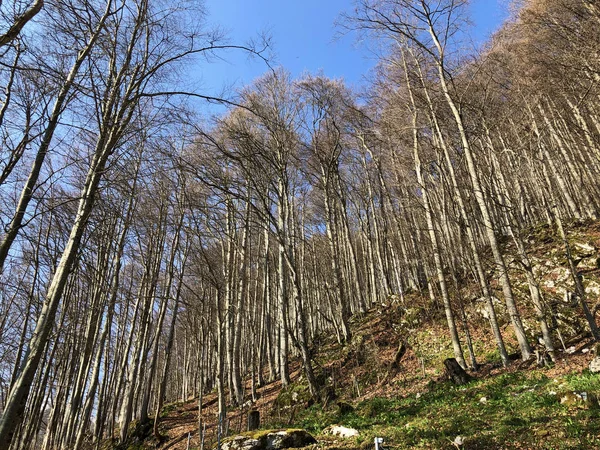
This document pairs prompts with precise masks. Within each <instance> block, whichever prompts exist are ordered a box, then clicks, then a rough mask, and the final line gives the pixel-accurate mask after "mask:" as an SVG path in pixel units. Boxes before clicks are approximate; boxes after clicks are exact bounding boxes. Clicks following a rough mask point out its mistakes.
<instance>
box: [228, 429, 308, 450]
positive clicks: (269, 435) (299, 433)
mask: <svg viewBox="0 0 600 450" xmlns="http://www.w3.org/2000/svg"><path fill="white" fill-rule="evenodd" d="M316 443H317V441H316V439H315V438H314V437H312V436H311V434H310V433H308V432H307V431H305V430H268V431H264V430H263V431H259V432H256V433H247V434H243V435H240V436H233V437H230V438H227V439H225V440H224V442H223V443H222V444H221V449H222V450H279V449H284V448H301V447H306V446H308V445H311V444H316Z"/></svg>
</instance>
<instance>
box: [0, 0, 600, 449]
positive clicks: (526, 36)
mask: <svg viewBox="0 0 600 450" xmlns="http://www.w3.org/2000/svg"><path fill="white" fill-rule="evenodd" d="M466 6H467V1H466V0H435V1H432V0H357V1H356V2H355V3H352V2H349V4H348V11H347V13H346V14H345V15H344V16H343V17H340V18H339V24H338V28H339V29H341V30H342V31H343V32H344V33H353V34H355V35H357V36H361V37H362V38H364V39H370V40H376V41H377V42H379V43H380V45H381V46H382V47H384V48H385V51H383V52H381V54H380V55H379V56H378V58H379V59H378V64H377V67H376V69H375V72H374V73H373V75H372V79H371V82H370V84H369V86H368V89H366V90H365V91H364V92H356V91H355V90H353V89H351V88H350V87H349V86H347V85H346V83H345V82H344V81H343V80H341V79H330V78H328V77H326V76H325V75H323V74H304V75H302V76H300V77H293V76H292V75H291V74H290V73H289V72H288V71H287V70H286V68H285V67H279V66H277V65H276V64H273V63H272V61H271V60H270V57H269V56H268V48H269V43H268V41H265V42H262V41H259V40H257V41H256V42H255V43H254V44H240V43H231V42H230V41H229V40H228V39H227V36H226V35H225V34H223V33H222V32H221V31H220V30H219V29H218V28H215V29H213V28H211V27H209V26H208V25H207V20H206V18H207V14H208V13H209V12H208V11H206V10H205V9H204V8H203V7H202V5H201V4H200V3H199V2H188V1H167V0H107V1H106V0H69V1H64V0H29V1H25V0H4V1H2V2H1V3H0V8H1V13H2V17H1V18H0V205H1V206H0V221H1V229H0V411H1V414H2V415H1V419H0V449H1V450H9V449H10V450H27V449H44V450H52V449H92V448H95V449H100V448H113V447H106V443H107V442H110V443H112V445H114V446H118V445H121V448H127V447H126V445H127V442H128V439H129V437H130V436H129V433H130V431H131V430H132V429H133V428H134V427H137V428H139V427H140V426H142V425H148V424H149V428H150V432H149V433H148V434H154V435H155V436H156V439H157V440H159V441H160V435H161V431H160V429H159V427H160V425H161V417H163V416H162V415H161V411H163V409H164V406H165V405H166V404H170V403H173V402H177V401H187V400H189V399H193V398H195V399H196V405H197V406H196V408H197V416H196V418H195V419H194V420H195V421H196V422H197V424H198V425H197V427H196V428H197V429H199V430H201V429H202V426H203V422H210V423H211V424H212V425H213V426H214V427H216V428H218V429H219V433H220V435H219V436H221V435H222V436H225V434H226V430H225V428H226V426H227V413H228V411H233V410H237V409H240V408H243V407H245V406H244V405H246V404H247V402H252V401H255V400H256V398H257V391H258V390H259V389H260V388H261V387H263V386H266V385H268V384H269V383H275V382H277V383H278V386H279V389H283V390H285V389H286V387H288V386H290V385H291V384H292V383H294V378H293V377H292V374H293V373H296V376H297V377H298V376H299V377H300V378H301V380H302V383H303V384H304V385H305V387H306V398H307V402H308V403H307V404H309V405H312V404H320V405H322V406H323V407H324V408H325V407H326V406H327V404H328V403H329V397H330V396H331V395H332V394H331V389H329V388H328V386H329V385H328V383H327V382H325V381H323V380H325V378H324V375H323V370H324V369H323V362H322V361H321V362H320V361H319V358H318V357H317V354H318V353H319V351H320V349H321V347H322V345H324V342H325V341H327V342H329V343H330V344H332V345H333V344H335V345H338V346H339V347H340V348H353V347H352V346H356V345H357V344H356V342H357V338H356V337H355V336H354V330H355V328H354V327H353V325H352V324H353V321H355V320H357V319H360V318H362V317H365V316H366V315H368V314H370V312H372V311H374V310H378V311H380V313H381V314H384V315H385V314H386V312H385V311H387V309H386V308H388V309H389V308H393V309H394V311H395V312H394V314H395V315H393V317H394V320H390V321H389V322H390V323H389V325H388V328H389V329H393V330H394V332H395V333H396V334H397V336H398V341H397V342H396V343H395V344H394V345H395V347H398V355H396V357H397V359H398V360H400V359H401V358H402V357H403V355H404V353H402V354H400V353H401V352H400V351H401V350H402V351H403V352H405V351H407V350H408V351H409V352H415V351H416V350H415V348H416V347H417V345H416V343H415V342H416V338H415V336H416V335H420V334H419V333H423V332H427V330H428V329H429V328H428V327H429V326H430V324H432V323H435V324H443V330H442V332H441V333H442V336H443V340H442V344H441V348H440V349H437V350H434V349H431V350H430V352H432V354H431V355H429V356H431V358H433V355H434V354H435V355H437V354H439V356H440V357H441V356H443V357H444V358H454V359H455V360H456V362H457V363H458V365H459V366H460V367H461V368H462V369H465V370H467V371H469V373H471V374H473V375H474V376H477V373H478V369H479V368H480V367H482V366H483V365H484V364H485V363H486V361H487V360H488V358H490V357H491V359H492V360H494V361H496V363H497V365H498V367H500V369H499V370H510V368H511V367H513V366H515V365H519V364H523V362H531V363H532V364H533V365H535V366H537V365H541V366H545V365H548V366H551V365H554V364H556V365H559V364H560V361H561V358H563V356H565V355H566V351H565V350H566V348H567V347H569V340H570V339H574V338H575V337H577V336H580V337H581V336H584V337H586V339H588V341H589V342H593V341H597V340H599V339H600V331H599V330H598V325H597V321H596V316H597V311H598V309H600V284H599V283H598V280H597V278H598V277H599V273H598V269H599V266H598V264H599V261H600V260H599V259H598V258H599V257H600V255H599V254H598V246H600V240H599V239H598V236H597V235H595V236H596V241H593V240H592V243H591V244H590V243H584V244H582V243H581V242H579V241H576V240H574V236H575V235H578V233H581V230H596V232H597V233H599V231H598V229H597V227H598V226H599V225H598V224H599V223H598V222H597V221H598V216H599V213H600V177H599V174H600V107H599V105H600V102H599V100H600V47H599V45H600V44H599V43H600V5H598V4H597V3H596V2H595V1H593V0H522V1H520V2H517V3H515V4H514V5H513V12H512V16H511V18H510V19H509V20H508V21H507V22H506V23H505V24H504V25H503V26H502V27H501V28H500V29H499V30H498V31H497V32H496V33H495V34H494V35H493V37H492V38H491V39H490V41H489V42H487V44H486V45H485V46H483V47H482V49H480V50H478V51H471V50H468V49H469V46H468V45H467V41H468V36H467V35H468V15H467V11H466ZM227 49H236V50H237V51H240V52H246V53H248V54H249V55H251V56H252V57H253V58H255V59H257V60H259V61H262V62H263V63H264V67H265V71H264V75H263V76H261V77H260V78H258V79H256V80H255V81H254V82H252V83H251V84H249V85H247V86H244V87H243V88H240V89H239V90H237V91H235V92H227V93H226V95H216V94H206V93H200V92H197V91H195V90H193V89H189V88H188V84H187V82H186V77H187V76H188V75H187V74H188V70H189V67H190V65H191V64H192V63H193V64H197V63H198V61H201V62H202V65H203V67H205V70H207V71H209V70H210V64H211V61H212V60H213V59H216V58H220V57H221V54H222V52H224V51H226V50H227ZM214 103H218V104H221V105H223V107H222V111H223V112H222V113H219V114H217V115H213V116H212V117H211V118H207V116H206V115H204V114H203V112H202V110H201V108H202V105H203V104H214ZM198 105H200V106H198ZM549 243H552V245H554V248H555V249H557V250H556V251H557V252H558V253H556V254H557V255H558V256H556V258H555V261H558V263H557V264H558V265H560V266H561V267H562V268H563V271H562V272H560V273H561V275H560V276H561V277H562V278H561V279H560V280H558V281H557V280H556V279H554V280H550V281H548V280H547V279H545V278H544V270H545V269H547V268H548V266H549V264H550V263H547V261H551V259H550V257H549V256H548V255H544V252H543V251H542V253H541V254H540V253H539V251H534V250H533V249H534V246H536V245H549ZM535 248H537V247H535ZM548 248H549V247H548ZM546 257H547V258H546ZM560 283H563V284H564V285H565V286H566V287H565V288H564V289H558V285H559V284H560ZM382 305H384V307H383V309H382ZM476 312H480V313H481V314H482V315H483V317H484V319H482V320H480V319H476V318H475V315H476ZM390 317H392V316H390ZM396 319H397V320H396ZM436 329H437V328H436ZM415 330H418V333H417V332H416V331H415ZM481 336H484V337H485V338H486V339H487V342H488V343H489V345H490V346H491V348H490V349H488V350H487V351H486V353H485V354H484V353H483V352H482V351H481V348H480V346H479V344H478V342H479V341H478V340H480V339H481ZM362 340H363V337H362V336H361V338H360V341H361V342H362ZM427 355H428V354H427V353H423V352H421V354H420V358H421V359H420V361H421V364H423V372H424V373H425V369H426V368H425V366H424V364H425V361H426V360H427V361H432V359H428V358H429V356H427ZM490 355H491V356H490ZM513 355H517V356H516V359H515V357H513ZM590 355H591V353H590ZM598 356H600V355H598ZM519 361H521V362H519ZM536 363H537V364H536ZM396 364H398V361H396ZM586 367H587V366H585V367H581V368H580V369H585V368H586ZM416 370H417V371H419V372H420V371H421V369H420V368H417V369H416ZM405 371H406V370H405ZM357 386H358V384H357ZM209 395H214V396H215V405H216V414H212V413H211V414H206V413H203V410H202V405H203V397H206V396H209ZM358 395H360V393H359V394H358ZM198 406H199V407H198ZM290 422H291V423H293V420H292V419H290ZM198 427H199V428H198ZM198 433H200V431H198ZM195 439H199V438H198V437H195ZM167 444H168V441H167ZM371 444H372V442H371ZM460 445H462V443H460V442H455V443H453V446H456V447H457V448H458V447H459V446H460ZM188 446H189V441H188ZM207 446H208V444H207ZM131 448H133V447H131ZM135 448H138V447H135ZM140 448H141V447H140ZM163 448H167V447H163ZM197 448H200V444H199V443H198V447H197ZM349 448H352V447H349ZM451 448H453V447H451ZM477 448H479V447H477ZM482 448H483V447H482Z"/></svg>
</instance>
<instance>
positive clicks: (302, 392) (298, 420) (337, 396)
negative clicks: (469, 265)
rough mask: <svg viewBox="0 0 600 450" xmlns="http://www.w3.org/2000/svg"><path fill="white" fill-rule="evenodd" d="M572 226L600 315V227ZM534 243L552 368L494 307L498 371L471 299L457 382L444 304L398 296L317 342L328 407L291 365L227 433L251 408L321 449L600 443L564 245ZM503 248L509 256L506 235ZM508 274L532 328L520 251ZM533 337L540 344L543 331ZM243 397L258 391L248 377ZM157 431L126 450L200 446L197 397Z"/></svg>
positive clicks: (232, 419)
mask: <svg viewBox="0 0 600 450" xmlns="http://www.w3.org/2000/svg"><path fill="white" fill-rule="evenodd" d="M568 232H569V246H570V248H571V250H572V256H573V258H574V259H575V261H576V263H577V266H578V269H579V274H580V276H582V279H583V282H584V286H585V288H586V292H587V294H588V297H587V300H588V302H589V303H590V306H591V307H592V309H593V310H594V311H595V308H594V305H595V304H596V303H597V302H598V301H599V293H600V279H599V277H600V269H599V267H598V258H599V257H600V254H599V252H598V249H599V248H600V223H598V222H588V223H577V224H574V225H573V226H572V227H570V228H569V230H568ZM527 243H528V245H529V248H528V249H527V250H528V253H529V254H530V259H531V261H532V264H534V272H535V273H536V275H537V276H538V277H539V280H540V285H541V286H542V291H543V294H544V298H545V302H546V304H547V306H548V307H549V311H552V314H549V317H550V318H552V319H553V320H552V323H553V327H554V329H553V336H554V337H555V338H556V346H557V348H558V351H557V355H556V361H555V362H554V363H549V362H548V360H549V358H548V355H545V354H544V351H543V349H542V346H541V345H540V346H538V347H537V355H538V356H539V358H537V359H531V360H529V361H520V360H519V355H518V354H517V349H518V345H517V343H516V340H515V339H514V336H512V335H511V332H510V327H509V326H508V323H509V320H508V318H507V317H506V316H505V313H503V312H502V311H503V310H502V307H501V306H502V305H501V304H500V303H499V302H498V305H497V306H498V309H499V311H500V312H501V314H500V317H501V321H502V324H503V333H505V335H506V337H507V345H508V347H509V349H510V351H511V359H513V362H512V364H511V365H510V366H509V367H508V368H503V367H502V365H501V364H500V360H499V357H498V354H497V350H496V347H495V344H494V342H493V339H492V336H491V333H490V332H489V327H488V326H487V320H486V318H485V310H484V309H483V308H482V305H481V303H480V302H479V301H478V300H477V299H476V298H475V297H469V296H468V295H467V294H465V295H464V297H463V298H464V302H465V303H464V306H465V318H466V319H467V320H465V323H467V322H468V324H469V332H470V337H471V341H472V347H473V349H474V352H475V354H476V356H477V358H478V364H479V367H478V368H477V370H472V371H470V374H471V375H472V377H473V378H474V380H473V381H472V382H470V383H469V384H467V385H466V386H462V387H458V386H455V385H454V384H452V382H450V381H449V380H448V379H447V377H446V376H445V373H444V365H443V360H444V359H445V358H448V357H452V349H451V346H450V340H449V337H448V330H447V326H446V324H445V321H444V317H443V312H442V311H441V308H438V309H435V308H431V305H429V303H428V302H429V299H428V298H425V297H422V296H418V295H416V294H411V295H407V296H405V297H404V299H403V301H402V300H401V299H400V298H399V297H392V298H389V299H387V301H385V302H383V303H382V304H381V305H378V306H377V307H375V308H372V309H371V310H370V311H368V312H367V313H366V314H365V315H363V316H354V317H353V318H352V320H351V326H352V334H353V338H352V341H351V343H350V344H347V345H345V346H341V345H339V344H338V343H337V342H336V340H335V336H334V335H333V333H332V334H329V335H323V336H321V338H320V339H319V340H317V341H316V342H314V343H313V350H314V352H315V356H314V363H315V366H316V368H317V373H318V377H319V385H320V386H321V387H322V395H321V402H319V403H315V402H314V401H313V400H312V399H311V396H310V395H309V393H308V387H307V385H306V383H305V380H304V377H303V375H302V370H301V367H300V362H299V361H298V360H296V361H295V362H294V364H293V366H292V369H293V370H292V384H291V385H290V386H288V387H287V388H286V389H283V390H282V389H281V384H280V382H279V381H273V382H270V383H268V384H267V385H265V386H262V387H259V388H258V389H257V397H256V399H254V400H252V399H251V398H250V396H248V401H247V403H246V404H245V405H244V407H243V408H235V409H231V410H230V411H229V412H228V416H227V419H228V428H229V434H236V433H239V432H243V431H245V428H246V423H247V416H248V413H249V411H251V410H257V411H259V413H260V416H261V426H262V427H263V428H265V429H268V428H305V429H307V430H308V431H310V432H312V433H314V434H315V436H317V438H318V440H319V444H317V446H316V447H317V448H330V449H333V448H348V449H350V448H365V449H366V448H373V444H372V443H373V438H374V437H375V436H382V437H384V439H385V441H386V448H457V447H460V448H472V449H476V448H480V449H486V448H597V447H598V445H600V422H599V421H598V419H600V409H599V408H598V397H597V396H598V395H600V375H597V374H591V373H590V372H589V370H588V365H589V363H590V361H591V360H592V359H593V358H594V357H595V356H596V350H595V348H594V342H593V340H592V339H591V336H590V334H589V332H588V331H587V327H586V322H585V319H584V317H583V313H582V310H581V307H580V305H579V303H578V302H577V299H574V298H573V291H574V281H573V279H572V277H571V274H570V272H569V269H568V264H567V261H566V258H565V248H564V243H563V242H561V241H560V240H559V239H557V238H556V237H555V233H554V232H553V231H552V230H551V229H549V228H548V227H543V226H542V227H539V228H537V229H532V230H530V233H529V235H528V237H527ZM505 247H506V251H507V252H508V253H509V254H510V252H511V244H510V242H508V241H507V242H506V243H505ZM510 270H511V272H512V273H511V275H512V279H514V280H516V283H515V291H516V292H517V294H518V295H519V297H520V298H519V300H520V305H522V311H521V312H522V314H523V318H524V322H525V325H526V328H527V329H528V330H535V329H536V327H535V317H534V311H533V309H532V308H530V307H529V306H528V305H527V304H526V303H525V298H526V297H527V292H526V289H527V286H526V283H525V278H524V275H523V273H522V272H523V271H522V269H521V267H520V263H519V262H518V259H517V258H513V259H512V260H511V264H510ZM471 290H473V291H475V287H474V286H470V285H468V284H466V285H465V286H464V287H463V291H464V292H465V293H468V292H470V291H471ZM425 305H428V307H427V308H424V306H425ZM456 306H457V307H458V306H459V305H456ZM424 311H433V313H430V314H429V315H426V314H425V313H424ZM464 331H465V330H464V329H463V333H464ZM461 337H464V336H461ZM530 339H531V341H532V342H535V340H536V336H533V335H532V336H530ZM538 362H539V364H538ZM246 392H248V393H249V392H251V386H250V382H249V381H248V382H247V385H246ZM216 400H217V399H216V394H215V393H214V392H213V393H209V394H207V395H206V396H205V398H204V401H203V408H202V409H203V418H202V420H203V422H202V423H203V426H204V427H205V432H204V435H205V444H204V447H205V448H212V447H213V446H214V445H215V442H216V423H215V417H216V416H217V410H216V408H217V406H216ZM333 424H340V425H344V426H347V427H352V428H355V429H356V430H358V432H359V435H358V437H353V438H350V439H342V438H339V437H335V436H331V435H330V434H328V432H327V431H328V427H329V426H330V425H333ZM160 429H161V433H162V434H163V435H164V436H165V440H164V441H163V442H158V441H156V439H154V438H151V439H146V440H144V441H141V442H140V441H139V440H137V441H136V439H135V438H133V439H132V441H131V446H130V447H129V448H162V449H186V448H200V445H201V443H200V439H199V433H198V429H199V420H198V401H197V399H190V400H189V401H187V402H182V403H177V404H171V405H167V406H166V407H165V409H164V411H163V418H162V422H161V426H160ZM188 436H189V438H188ZM461 442H462V444H461ZM107 444H108V443H107ZM109 446H110V445H107V447H109Z"/></svg>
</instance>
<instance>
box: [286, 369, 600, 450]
mask: <svg viewBox="0 0 600 450" xmlns="http://www.w3.org/2000/svg"><path fill="white" fill-rule="evenodd" d="M573 391H585V392H588V394H590V395H598V394H600V377H599V376H597V375H592V374H590V373H589V372H584V373H583V374H580V375H569V376H566V377H564V378H560V379H557V380H553V379H550V378H548V377H547V376H546V375H545V374H544V371H543V370H534V371H530V372H516V373H505V374H502V375H498V376H496V377H492V378H488V379H485V380H475V381H473V382H471V383H470V384H468V385H467V386H464V387H456V386H454V385H452V384H450V383H442V384H439V385H436V386H434V387H433V388H432V389H431V390H430V391H428V392H424V393H422V394H421V396H420V397H419V398H416V396H414V395H413V396H411V397H406V398H401V397H395V398H373V399H371V400H367V401H364V402H362V403H359V404H357V405H356V409H355V410H354V411H353V412H351V413H348V414H345V415H340V414H339V413H338V412H337V410H336V409H334V408H331V409H330V410H324V409H323V408H322V407H321V406H319V405H315V406H313V407H310V408H307V409H305V410H303V411H302V412H300V413H299V414H298V415H297V416H296V418H295V420H294V424H293V425H294V426H298V427H302V428H305V429H307V430H308V431H310V432H312V433H314V434H317V435H318V434H319V433H321V431H322V430H323V429H324V428H325V427H327V426H329V425H331V424H343V425H345V426H349V427H353V428H356V429H357V430H359V432H360V436H359V437H358V438H356V439H354V440H352V441H349V442H348V443H347V447H346V448H359V447H360V446H361V444H362V446H363V447H364V448H370V447H369V443H370V442H373V438H374V437H375V436H383V437H384V438H385V441H386V443H387V445H386V447H387V448H411V449H412V448H417V449H418V448H436V449H437V448H448V449H451V448H455V447H454V446H453V445H452V443H451V441H453V440H454V438H455V437H456V436H459V435H460V436H462V437H464V438H465V447H464V448H467V449H490V448H536V449H538V448H539V449H578V448H581V449H584V448H600V421H599V420H598V419H600V409H598V408H597V407H589V406H581V407H577V406H566V405H562V404H561V403H560V398H561V395H562V394H564V393H567V392H573ZM482 397H485V398H486V401H485V402H481V401H480V399H481V398H482ZM338 445H339V444H338Z"/></svg>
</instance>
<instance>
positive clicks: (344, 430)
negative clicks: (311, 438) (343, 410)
mask: <svg viewBox="0 0 600 450" xmlns="http://www.w3.org/2000/svg"><path fill="white" fill-rule="evenodd" d="M324 432H325V433H327V434H331V435H332V436H339V437H341V438H351V437H355V436H358V431H357V430H355V429H354V428H348V427H345V426H343V425H331V426H330V427H328V428H327V429H326V430H324Z"/></svg>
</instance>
